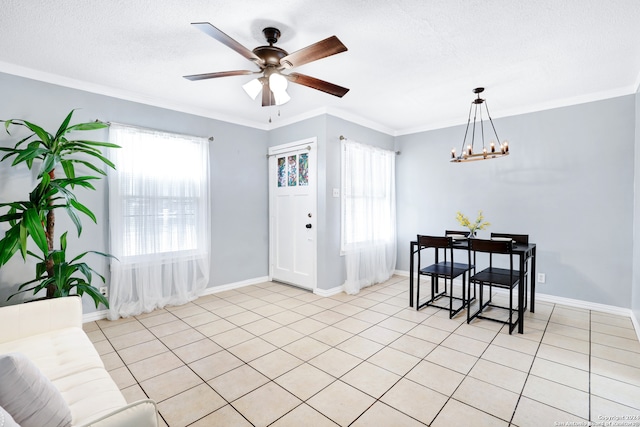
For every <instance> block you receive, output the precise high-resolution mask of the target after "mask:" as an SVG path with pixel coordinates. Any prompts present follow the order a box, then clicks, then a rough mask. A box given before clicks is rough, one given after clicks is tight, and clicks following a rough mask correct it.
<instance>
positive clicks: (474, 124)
mask: <svg viewBox="0 0 640 427" xmlns="http://www.w3.org/2000/svg"><path fill="white" fill-rule="evenodd" d="M474 105H475V106H476V109H475V110H474V111H473V132H472V133H471V153H473V146H474V145H475V142H476V117H477V116H478V104H474ZM471 153H469V154H471Z"/></svg>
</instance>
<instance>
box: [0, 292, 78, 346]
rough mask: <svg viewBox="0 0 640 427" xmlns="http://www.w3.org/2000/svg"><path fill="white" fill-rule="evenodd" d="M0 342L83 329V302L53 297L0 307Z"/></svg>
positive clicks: (75, 298) (73, 298)
mask: <svg viewBox="0 0 640 427" xmlns="http://www.w3.org/2000/svg"><path fill="white" fill-rule="evenodd" d="M0 326H1V327H0V343H3V342H8V341H14V340H17V339H20V338H25V337H28V336H32V335H38V334H43V333H47V332H51V331H54V330H57V329H63V328H70V327H79V328H82V300H81V299H80V297H78V296H73V297H64V298H53V299H47V300H40V301H33V302H28V303H24V304H16V305H10V306H7V307H0Z"/></svg>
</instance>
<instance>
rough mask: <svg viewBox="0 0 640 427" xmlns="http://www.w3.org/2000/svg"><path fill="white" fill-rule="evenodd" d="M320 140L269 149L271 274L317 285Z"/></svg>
mask: <svg viewBox="0 0 640 427" xmlns="http://www.w3.org/2000/svg"><path fill="white" fill-rule="evenodd" d="M316 147H317V142H316V139H315V138H310V139H308V140H303V141H297V142H293V143H289V144H284V145H278V146H276V147H271V148H269V232H270V233H269V277H270V278H271V280H276V281H280V282H285V283H289V284H292V285H297V286H300V287H303V288H306V289H315V287H316V252H317V249H316V236H317V231H316V230H317V224H318V221H317V217H316V216H317V215H316V210H317V209H316V205H317V200H316V194H317V170H316V164H317V156H316V151H317V148H316Z"/></svg>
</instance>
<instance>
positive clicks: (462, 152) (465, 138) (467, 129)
mask: <svg viewBox="0 0 640 427" xmlns="http://www.w3.org/2000/svg"><path fill="white" fill-rule="evenodd" d="M472 108H473V102H472V103H471V106H470V107H469V117H467V128H466V129H465V130H464V139H463V140H462V149H461V150H460V156H462V155H463V154H464V149H465V147H464V145H465V143H466V142H467V133H469V123H471V109H472Z"/></svg>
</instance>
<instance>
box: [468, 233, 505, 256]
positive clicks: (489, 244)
mask: <svg viewBox="0 0 640 427" xmlns="http://www.w3.org/2000/svg"><path fill="white" fill-rule="evenodd" d="M502 237H506V236H502ZM469 250H470V251H473V252H486V253H491V254H509V253H511V252H512V251H513V243H512V242H510V241H509V240H484V239H469Z"/></svg>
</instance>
